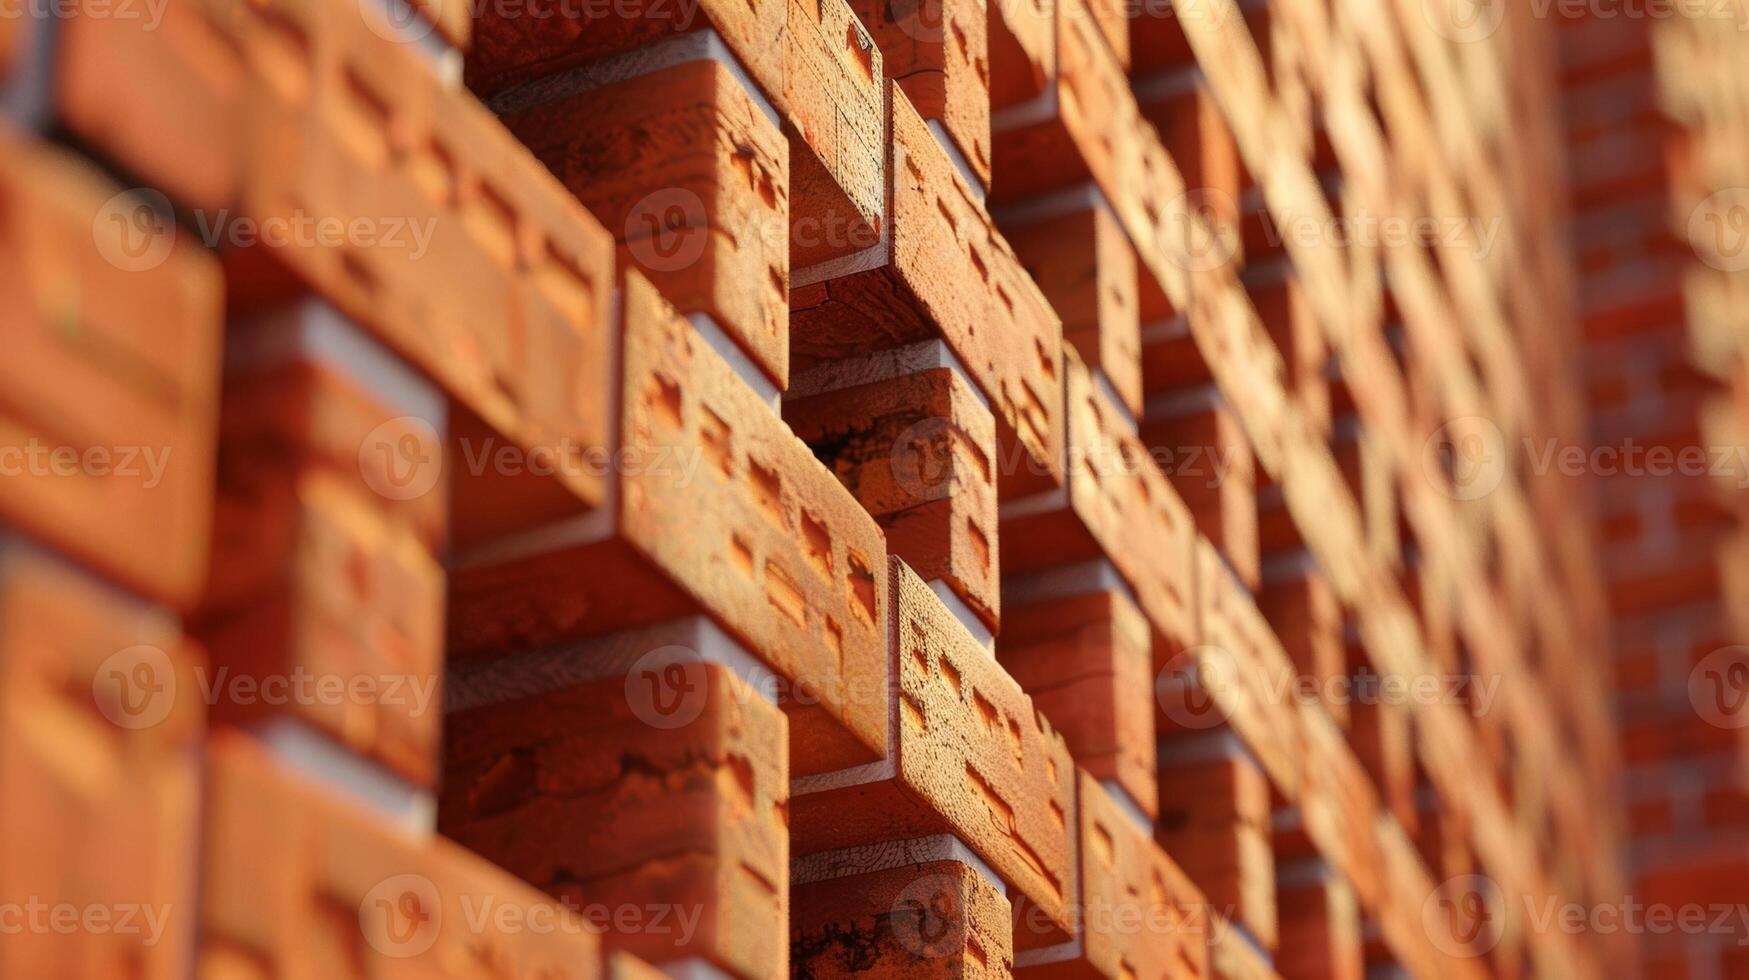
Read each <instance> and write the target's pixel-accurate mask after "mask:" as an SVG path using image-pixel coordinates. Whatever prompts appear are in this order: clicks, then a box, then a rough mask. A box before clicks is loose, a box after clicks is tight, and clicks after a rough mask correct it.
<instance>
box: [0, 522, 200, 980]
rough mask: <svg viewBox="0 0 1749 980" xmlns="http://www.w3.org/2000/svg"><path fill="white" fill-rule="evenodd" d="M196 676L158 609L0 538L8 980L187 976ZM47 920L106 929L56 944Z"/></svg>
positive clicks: (194, 662) (0, 870)
mask: <svg viewBox="0 0 1749 980" xmlns="http://www.w3.org/2000/svg"><path fill="white" fill-rule="evenodd" d="M199 664H200V654H199V651H198V648H197V647H195V646H194V645H193V644H191V643H189V642H188V641H187V640H186V639H185V638H184V637H183V635H182V634H181V632H180V631H179V630H178V629H177V626H176V621H175V619H174V617H172V616H171V615H170V614H169V613H168V612H167V611H166V610H164V609H162V608H161V607H158V606H154V605H152V604H150V603H147V602H144V601H142V600H140V599H137V598H134V597H132V596H128V595H125V594H123V593H121V592H119V591H117V590H115V589H114V588H113V587H110V586H107V585H105V584H103V583H101V582H99V581H98V580H96V579H94V578H92V577H90V576H89V575H87V574H85V573H83V572H80V571H78V570H76V569H74V568H73V567H71V566H69V565H67V564H65V563H63V562H62V561H61V560H59V559H57V558H54V557H53V556H50V555H48V554H46V553H44V552H41V551H39V550H36V549H35V548H33V547H31V546H28V545H25V544H23V543H22V542H21V541H20V540H19V539H17V538H15V537H14V538H7V539H5V540H4V541H3V542H0V842H3V843H0V902H4V903H6V905H7V906H8V907H9V908H10V909H11V912H10V914H9V916H8V919H9V922H8V932H9V934H8V935H7V937H6V941H5V942H4V943H0V970H3V971H5V973H6V975H7V976H61V977H93V978H95V977H108V976H116V975H118V973H120V972H127V971H131V972H133V973H134V975H135V976H140V977H153V978H156V977H172V976H186V975H187V973H188V970H189V967H190V965H191V956H192V949H191V945H192V940H193V936H194V929H193V923H192V922H191V921H190V918H189V915H190V911H189V910H190V909H191V908H192V907H193V902H194V891H193V888H192V887H191V886H192V883H191V882H189V881H187V880H186V868H187V866H188V865H189V864H190V863H192V862H193V861H194V859H195V853H196V850H197V848H198V846H199V845H198V823H197V816H198V809H199V797H200V771H199V767H198V764H197V759H196V753H197V752H198V746H199V743H200V739H201V736H202V728H203V726H204V720H203V717H202V715H203V712H202V710H201V703H200V699H199V696H198V695H199V690H200V688H199V685H198V683H197V680H198V677H197V674H196V669H197V667H198V666H199ZM33 903H34V904H38V905H40V906H42V909H41V910H40V911H33V910H32V908H31V905H32V904H33ZM57 908H68V909H75V910H78V914H79V915H80V921H82V922H94V921H95V920H91V919H87V918H85V917H86V916H87V914H92V913H96V912H98V910H101V911H102V914H105V915H108V916H111V918H110V919H108V920H107V922H106V923H105V924H106V925H107V926H112V927H113V928H104V929H101V930H99V929H98V928H97V927H96V926H93V927H92V928H90V929H88V930H87V929H79V928H75V929H74V930H73V931H72V932H63V931H58V930H57V929H56V928H55V927H54V923H55V922H56V921H62V922H63V923H64V920H63V919H58V918H49V917H50V916H56V917H60V916H65V915H66V913H65V912H55V911H54V910H55V909H57ZM130 908H132V909H133V912H132V913H130V912H129V911H128V910H129V909H130ZM33 916H41V917H42V918H40V919H33V918H32V917H33ZM123 916H126V917H127V921H126V922H125V923H124V922H123V921H122V917H123ZM124 924H125V926H126V928H124Z"/></svg>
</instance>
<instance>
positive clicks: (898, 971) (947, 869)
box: [790, 859, 1014, 980]
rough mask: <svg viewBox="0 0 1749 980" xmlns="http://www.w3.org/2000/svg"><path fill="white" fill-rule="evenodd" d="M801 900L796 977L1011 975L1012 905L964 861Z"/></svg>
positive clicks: (909, 869)
mask: <svg viewBox="0 0 1749 980" xmlns="http://www.w3.org/2000/svg"><path fill="white" fill-rule="evenodd" d="M793 894H794V898H795V913H794V915H793V916H792V920H791V923H790V937H791V938H790V971H791V973H792V974H794V975H796V976H806V977H817V978H822V980H825V978H832V977H852V976H854V977H943V978H946V977H955V978H966V980H982V978H989V980H995V978H998V977H1006V976H1009V975H1010V973H1011V971H1012V970H1013V966H1014V950H1013V928H1014V927H1013V922H1012V921H1011V911H1010V908H1009V905H1008V899H1007V898H1006V897H1004V896H1003V894H1002V892H1001V891H1000V890H999V889H998V888H997V887H996V886H994V885H992V884H991V883H990V882H989V881H987V880H985V878H984V876H983V874H982V873H981V872H979V871H978V870H977V869H976V868H974V867H973V866H972V865H970V864H967V863H965V862H963V861H957V860H952V859H946V860H935V861H923V862H919V863H907V864H906V865H904V866H903V867H879V868H878V869H877V870H871V871H866V872H857V871H849V872H848V873H846V874H845V875H844V876H843V877H831V878H824V879H820V880H815V881H807V882H805V883H798V884H797V885H796V887H795V891H794V893H793Z"/></svg>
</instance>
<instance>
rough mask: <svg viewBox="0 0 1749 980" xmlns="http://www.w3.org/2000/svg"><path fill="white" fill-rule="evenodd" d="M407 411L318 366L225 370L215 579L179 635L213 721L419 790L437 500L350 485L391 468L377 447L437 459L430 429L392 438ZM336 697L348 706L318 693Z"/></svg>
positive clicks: (431, 667) (433, 680)
mask: <svg viewBox="0 0 1749 980" xmlns="http://www.w3.org/2000/svg"><path fill="white" fill-rule="evenodd" d="M264 329H271V328H264ZM244 332H246V331H245V330H243V329H239V330H237V331H235V333H239V334H240V333H244ZM362 342H363V343H367V344H368V341H362ZM430 401H432V402H435V403H437V404H439V405H441V401H439V400H438V399H437V398H435V396H433V397H432V398H431V399H430ZM413 410H414V409H411V408H408V407H406V406H391V405H389V404H385V403H384V402H383V401H382V400H380V399H379V398H378V397H376V396H375V395H374V394H373V393H370V392H367V391H364V390H361V388H360V387H359V381H356V380H353V379H352V378H350V377H347V376H346V374H345V368H343V367H340V366H336V365H332V364H325V363H323V362H322V361H321V360H320V359H318V358H309V359H306V357H305V356H298V357H295V358H294V359H292V360H290V361H287V362H284V363H280V364H263V365H260V366H259V369H257V370H250V369H240V370H237V371H235V372H234V373H233V374H232V376H231V377H230V378H229V379H228V381H227V383H226V386H225V397H224V402H223V405H222V407H221V412H220V432H219V459H220V462H221V466H220V468H219V480H218V488H217V490H218V494H217V507H216V517H215V521H214V530H215V533H214V542H215V548H214V553H213V556H212V569H213V575H212V580H211V582H210V583H209V584H208V588H207V590H206V595H205V597H204V598H203V600H202V603H201V607H200V610H199V612H198V614H197V615H196V617H195V619H194V621H193V624H192V627H191V628H192V629H193V630H194V632H195V633H196V634H197V635H198V636H200V637H201V639H202V641H203V642H204V643H205V644H206V645H207V648H208V650H209V651H210V656H211V659H212V661H213V664H214V668H215V670H222V671H224V674H223V678H224V680H223V686H222V687H220V688H217V690H218V691H219V692H220V693H219V696H218V697H217V698H216V700H215V701H214V702H213V705H212V711H213V717H214V719H215V720H219V721H225V722H231V723H234V724H239V725H250V726H253V725H260V724H265V723H267V722H268V721H270V720H271V719H275V718H281V717H296V718H299V719H301V720H303V721H305V722H306V723H308V724H310V725H312V726H313V727H315V728H317V729H319V730H321V731H323V732H325V733H327V734H328V735H329V736H330V737H332V738H333V739H335V740H336V741H338V742H339V743H341V744H343V745H345V746H347V747H348V748H350V749H352V750H353V751H355V752H357V753H359V754H360V755H363V756H366V757H369V758H372V759H374V760H376V761H377V762H379V763H381V764H383V765H385V766H387V767H388V768H389V769H391V770H393V771H395V772H396V773H398V774H399V775H401V776H402V777H403V778H405V779H407V780H408V781H409V782H411V783H412V784H414V785H416V786H423V787H431V786H434V785H435V784H436V778H437V761H438V760H437V755H438V736H439V728H440V721H441V712H442V702H441V692H440V691H439V689H438V688H439V681H440V679H441V677H442V671H443V591H444V574H443V567H442V565H441V564H440V563H439V558H438V555H439V550H438V549H440V548H441V542H442V540H443V531H444V502H445V498H446V493H445V487H444V486H443V485H442V483H441V482H434V483H433V484H432V486H431V487H430V488H429V489H428V490H427V491H426V492H425V493H423V494H419V495H417V496H411V497H409V498H408V499H406V500H400V499H391V498H387V497H384V496H383V491H392V490H393V489H394V486H395V485H394V484H392V483H389V482H385V481H387V480H388V475H387V471H383V472H376V471H374V470H373V471H371V472H369V473H364V475H363V476H362V477H361V473H362V472H363V469H362V468H363V467H365V466H371V467H375V466H377V465H379V464H380V465H383V466H399V465H401V460H399V459H390V460H386V461H385V460H382V459H380V454H377V453H375V452H373V451H372V450H373V448H375V446H376V444H377V443H379V442H381V443H383V444H388V445H391V446H393V447H394V448H395V451H396V452H399V448H400V445H401V444H402V442H403V440H413V442H414V443H415V444H417V448H415V449H414V450H412V452H411V455H413V456H414V457H416V458H419V459H430V458H434V457H435V455H436V454H437V453H438V452H439V446H438V445H437V444H436V442H435V440H433V439H431V438H430V437H431V436H434V435H436V430H434V429H432V428H431V427H429V425H426V426H420V425H414V424H404V423H406V421H407V416H405V415H403V414H402V413H404V412H410V411H413ZM438 422H439V424H441V422H442V420H441V419H439V420H438ZM385 432H392V433H393V434H392V436H384V435H382V433H385ZM409 489H416V487H410V488H409ZM395 496H396V497H398V496H399V494H396V495H395ZM241 685H247V686H246V687H245V686H241ZM280 685H284V686H283V687H281V686H280ZM292 685H297V686H295V687H293V686H292ZM334 690H343V691H344V692H345V693H344V694H342V695H341V696H338V697H335V696H332V695H331V693H324V692H332V691H334ZM287 691H291V692H293V694H292V696H290V697H280V696H279V695H280V694H284V693H285V692H287ZM231 692H239V693H240V694H241V696H231ZM256 692H261V696H258V695H257V693H256ZM296 692H305V693H302V694H299V693H296Z"/></svg>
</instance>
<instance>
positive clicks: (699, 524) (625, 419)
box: [449, 272, 887, 774]
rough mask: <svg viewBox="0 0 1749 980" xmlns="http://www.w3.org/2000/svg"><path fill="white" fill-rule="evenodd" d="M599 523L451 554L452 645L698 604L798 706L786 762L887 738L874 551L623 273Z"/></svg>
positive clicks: (808, 458) (772, 430)
mask: <svg viewBox="0 0 1749 980" xmlns="http://www.w3.org/2000/svg"><path fill="white" fill-rule="evenodd" d="M621 306H622V308H623V310H624V317H625V322H624V328H623V337H622V345H623V352H622V356H621V358H620V363H621V365H622V370H623V372H624V374H623V380H622V385H621V386H620V387H621V390H622V391H623V392H624V394H625V399H626V403H625V406H624V410H623V412H622V413H621V414H622V417H621V428H620V436H619V440H618V442H617V444H616V445H615V447H614V449H615V452H614V457H615V460H616V461H615V464H614V465H613V466H612V467H611V468H610V469H611V471H610V473H609V476H610V477H611V490H610V492H611V493H612V494H613V495H614V499H615V500H616V501H617V503H616V506H615V507H613V508H611V509H610V510H609V511H607V512H606V514H605V517H606V518H611V519H604V518H597V517H589V518H584V519H582V520H580V521H572V522H569V523H565V524H561V525H557V526H554V527H549V528H545V529H537V530H536V531H535V532H533V533H531V534H529V535H526V536H522V537H517V538H510V539H506V540H504V541H501V542H498V543H496V544H495V545H493V546H492V547H490V548H486V549H481V550H478V551H475V552H472V553H464V554H462V555H459V556H457V558H456V559H455V560H454V562H452V572H451V578H450V594H451V602H450V606H449V635H450V643H449V650H450V653H451V656H452V657H455V658H458V659H476V660H477V659H484V658H491V657H498V656H504V655H507V654H510V653H514V652H517V651H519V650H530V649H538V648H540V647H544V646H549V645H551V644H554V643H558V642H562V641H565V640H568V639H574V638H577V637H580V636H587V635H590V634H596V633H602V632H608V631H612V630H616V629H623V628H626V627H630V626H635V625H639V624H643V623H651V622H658V621H661V620H666V619H672V618H676V617H678V616H682V615H686V614H689V613H692V612H698V611H703V612H707V613H709V614H710V615H711V616H712V618H714V619H716V620H717V621H718V622H720V623H722V624H723V626H724V627H725V628H726V629H727V630H728V632H729V633H730V634H732V635H733V637H734V638H735V639H736V641H737V642H739V643H741V644H743V645H744V646H745V647H746V648H747V649H748V650H750V651H751V652H752V653H753V654H754V655H755V656H756V657H758V658H759V659H760V660H762V661H764V662H765V663H766V664H767V665H768V666H770V667H771V669H772V670H773V671H774V672H775V673H776V674H777V676H778V677H780V678H782V680H783V682H784V683H786V684H793V685H799V686H802V687H805V688H806V694H807V696H806V697H790V696H785V697H783V698H781V699H780V704H781V706H782V707H783V708H784V710H785V711H786V712H787V713H789V715H790V727H791V731H792V733H793V735H794V737H793V738H792V739H791V741H790V745H791V748H792V756H791V759H790V767H791V770H792V771H793V772H795V773H798V774H805V773H810V772H820V771H824V770H829V769H839V768H843V767H844V766H847V765H853V764H856V763H859V762H867V761H871V760H873V759H878V758H879V757H880V753H881V752H882V751H883V748H884V746H885V745H886V744H887V731H886V725H887V693H886V690H887V687H886V676H887V675H886V658H885V656H884V655H883V654H882V652H881V651H882V650H883V649H884V647H885V645H886V642H887V638H886V632H885V623H886V619H885V616H886V603H887V598H886V590H885V589H884V588H882V587H881V584H880V583H881V580H882V578H883V577H884V574H885V573H884V569H885V566H886V544H885V541H884V539H883V536H882V534H881V530H880V528H879V526H878V525H876V524H875V522H874V520H873V519H872V518H870V517H869V516H868V514H867V513H866V512H865V511H864V510H863V509H862V508H861V507H860V506H859V505H858V504H857V502H856V500H855V498H854V497H852V496H851V495H850V493H849V492H848V491H847V490H845V489H844V487H843V486H841V485H840V484H839V482H838V481H837V480H836V479H835V478H834V477H833V476H832V473H831V471H829V470H827V469H826V468H825V467H824V466H822V465H820V463H819V462H818V461H817V460H815V459H814V457H813V454H812V453H811V452H810V451H809V450H808V447H807V445H806V444H805V443H803V442H802V441H801V440H799V439H797V438H796V437H795V436H794V435H793V434H792V433H791V432H790V430H789V429H788V427H786V426H785V425H784V424H783V422H782V420H781V419H779V418H778V417H777V415H776V414H774V413H773V412H772V410H771V407H770V406H769V405H767V404H765V403H764V402H763V401H761V399H760V396H759V395H758V394H756V393H755V392H754V391H753V389H751V388H749V387H747V385H746V384H745V383H743V382H742V381H741V379H740V378H738V377H736V375H735V374H734V372H733V371H732V370H730V368H729V365H728V364H727V363H725V362H724V361H723V359H722V358H721V357H719V356H717V355H716V354H715V353H714V352H713V351H712V350H711V349H710V348H709V347H708V346H707V345H706V344H705V342H704V340H703V339H702V338H701V337H700V336H699V335H698V334H697V333H696V332H695V331H694V330H693V329H692V328H691V327H690V326H688V325H687V324H686V322H685V321H684V320H681V319H680V318H678V317H677V316H676V315H675V314H674V311H673V309H672V308H671V307H669V306H668V305H667V304H666V303H664V302H663V301H662V299H661V297H660V296H658V295H657V294H656V291H655V288H654V287H652V286H651V285H650V284H649V283H648V282H647V281H646V280H644V279H643V278H642V277H641V276H639V275H638V274H637V273H635V272H628V273H627V274H626V278H625V289H624V293H623V297H622V300H621Z"/></svg>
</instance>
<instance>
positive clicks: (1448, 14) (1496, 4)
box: [1421, 0, 1506, 44]
mask: <svg viewBox="0 0 1749 980" xmlns="http://www.w3.org/2000/svg"><path fill="white" fill-rule="evenodd" d="M1421 12H1422V14H1424V15H1425V16H1426V18H1427V23H1428V24H1429V25H1431V26H1432V27H1433V30H1434V32H1435V33H1437V34H1438V35H1439V36H1440V37H1443V38H1445V39H1446V40H1447V41H1455V42H1457V43H1459V44H1468V43H1470V42H1472V41H1483V40H1487V39H1488V38H1490V37H1492V36H1493V35H1494V32H1495V31H1498V30H1499V29H1500V25H1501V24H1504V23H1506V0H1421Z"/></svg>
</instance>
